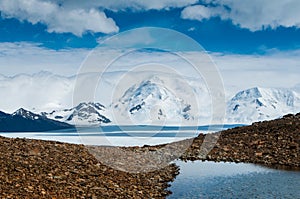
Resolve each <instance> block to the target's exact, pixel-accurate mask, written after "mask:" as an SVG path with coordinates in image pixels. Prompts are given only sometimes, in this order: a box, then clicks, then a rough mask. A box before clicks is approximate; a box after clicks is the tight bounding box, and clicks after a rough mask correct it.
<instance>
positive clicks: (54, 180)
mask: <svg viewBox="0 0 300 199" xmlns="http://www.w3.org/2000/svg"><path fill="white" fill-rule="evenodd" d="M176 159H181V160H184V161H187V160H191V161H194V160H210V161H230V162H249V163H256V164H263V165H267V166H272V167H274V166H276V167H279V168H295V169H300V114H297V115H287V116H284V117H283V118H281V119H277V120H273V121H266V122H258V123H254V124H253V125H250V126H245V127H237V128H233V129H229V130H225V131H222V132H219V133H213V134H208V135H204V134H200V135H199V136H198V137H197V138H195V139H189V140H184V141H180V142H175V143H172V144H165V145H158V146H144V147H95V146H83V145H75V144H66V143H59V142H53V141H41V140H30V139H18V138H17V139H11V138H4V137H0V196H1V197H2V198H165V197H166V196H167V195H168V194H170V192H169V191H168V190H167V188H168V186H169V184H168V183H169V182H171V181H173V180H174V178H175V177H176V175H178V174H179V168H178V167H177V166H176V165H174V164H170V161H172V160H176ZM98 160H100V161H98Z"/></svg>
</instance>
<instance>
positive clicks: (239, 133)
mask: <svg viewBox="0 0 300 199" xmlns="http://www.w3.org/2000/svg"><path fill="white" fill-rule="evenodd" d="M210 136H211V137H214V136H215V137H217V143H213V142H210V141H209V139H205V135H202V134H201V135H199V136H198V137H197V138H196V139H194V140H193V144H192V145H191V147H190V148H189V149H188V150H187V151H186V152H185V153H184V154H183V155H182V156H181V158H180V159H182V160H210V161H230V162H249V163H256V164H263V165H266V166H272V167H278V168H294V169H300V113H298V114H296V115H291V114H290V115H286V116H284V117H283V118H281V119H277V120H272V121H264V122H257V123H254V124H252V125H250V126H245V127H237V128H233V129H229V130H225V131H222V132H219V133H215V134H213V135H210ZM212 140H214V139H212ZM203 144H204V145H207V146H208V147H209V146H210V145H211V147H213V148H212V150H211V151H210V152H209V153H208V155H207V156H203V155H202V153H203V147H202V148H201V146H203Z"/></svg>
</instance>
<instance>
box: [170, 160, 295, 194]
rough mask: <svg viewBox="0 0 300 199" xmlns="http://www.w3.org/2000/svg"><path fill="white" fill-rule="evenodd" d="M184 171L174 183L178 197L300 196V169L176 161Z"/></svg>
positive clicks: (172, 186) (174, 191)
mask: <svg viewBox="0 0 300 199" xmlns="http://www.w3.org/2000/svg"><path fill="white" fill-rule="evenodd" d="M176 164H177V165H178V166H180V174H179V175H178V176H177V177H176V179H175V181H174V182H172V183H171V187H170V188H169V190H171V191H172V192H173V194H172V195H170V196H169V197H168V198H169V199H173V198H174V199H175V198H188V199H191V198H195V199H196V198H197V199H198V198H239V199H241V198H291V199H296V198H300V172H299V171H286V170H276V169H270V168H266V167H262V166H258V165H254V164H245V163H239V164H236V163H224V162H219V163H216V162H207V161H206V162H202V161H195V162H186V163H185V162H182V161H178V162H176Z"/></svg>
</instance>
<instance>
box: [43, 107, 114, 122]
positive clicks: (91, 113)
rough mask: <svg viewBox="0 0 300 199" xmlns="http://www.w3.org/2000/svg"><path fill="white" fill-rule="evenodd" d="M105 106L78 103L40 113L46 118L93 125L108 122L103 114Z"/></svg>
mask: <svg viewBox="0 0 300 199" xmlns="http://www.w3.org/2000/svg"><path fill="white" fill-rule="evenodd" d="M105 111H106V110H105V107H104V106H103V105H102V104H100V103H93V102H89V103H85V102H83V103H80V104H78V105H77V106H75V107H74V108H71V109H63V110H54V111H52V112H51V113H45V112H44V113H42V114H43V115H45V116H46V117H48V118H51V119H55V120H58V121H61V122H67V123H69V124H74V125H78V126H93V125H100V124H101V123H110V122H111V121H110V119H108V118H107V117H106V116H104V114H105Z"/></svg>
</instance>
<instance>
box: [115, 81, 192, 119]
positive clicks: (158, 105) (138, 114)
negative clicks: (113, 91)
mask: <svg viewBox="0 0 300 199" xmlns="http://www.w3.org/2000/svg"><path fill="white" fill-rule="evenodd" d="M111 108H112V109H113V110H112V111H114V112H115V113H116V114H115V117H117V118H116V119H117V122H121V123H122V122H123V121H127V122H133V123H134V124H157V123H159V124H163V123H164V124H165V123H177V124H180V123H181V122H187V121H193V120H194V115H192V114H191V109H192V106H191V104H189V103H188V102H186V101H185V100H184V99H182V98H180V97H178V96H177V95H176V93H174V92H172V91H171V90H169V89H168V88H167V86H166V85H165V83H164V81H163V80H161V79H159V78H151V79H149V80H145V81H142V82H141V83H140V84H138V85H133V86H131V87H130V88H129V89H128V90H127V91H126V92H125V93H124V95H123V96H122V97H121V98H120V99H119V100H118V101H117V102H115V103H113V104H112V105H111Z"/></svg>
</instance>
